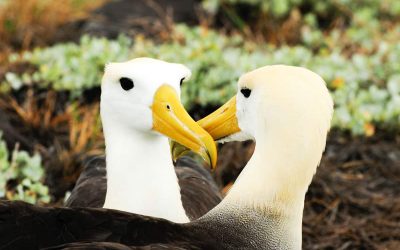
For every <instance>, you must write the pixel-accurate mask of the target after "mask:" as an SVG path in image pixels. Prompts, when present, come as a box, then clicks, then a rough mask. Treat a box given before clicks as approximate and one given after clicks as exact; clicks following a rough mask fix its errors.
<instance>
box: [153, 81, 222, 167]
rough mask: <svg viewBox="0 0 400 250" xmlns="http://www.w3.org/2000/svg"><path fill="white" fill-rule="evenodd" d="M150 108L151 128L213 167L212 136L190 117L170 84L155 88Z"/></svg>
mask: <svg viewBox="0 0 400 250" xmlns="http://www.w3.org/2000/svg"><path fill="white" fill-rule="evenodd" d="M151 108H152V111H153V130H155V131H158V132H160V133H161V134H163V135H166V136H167V137H169V138H170V139H172V140H175V141H177V142H178V143H180V144H182V145H183V146H185V147H187V148H189V149H191V150H192V151H193V152H195V153H197V154H199V155H200V156H201V157H203V159H204V160H206V161H207V162H208V163H209V164H210V165H211V167H212V168H214V167H215V165H216V164H217V147H216V145H215V142H214V140H213V138H212V137H211V136H210V135H209V134H208V133H207V132H206V131H205V130H204V129H202V128H201V127H200V126H199V125H198V124H197V123H196V122H195V121H194V120H193V119H192V118H191V117H190V115H189V114H188V113H187V112H186V110H185V108H184V107H183V105H182V104H181V102H180V100H179V97H178V95H177V93H176V91H175V90H174V89H173V88H172V87H171V86H169V85H166V84H164V85H162V86H161V87H160V88H158V89H157V91H156V93H155V94H154V100H153V104H152V107H151ZM172 150H173V149H172ZM174 158H175V156H174ZM174 160H176V159H174Z"/></svg>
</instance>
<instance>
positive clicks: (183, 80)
mask: <svg viewBox="0 0 400 250" xmlns="http://www.w3.org/2000/svg"><path fill="white" fill-rule="evenodd" d="M184 80H185V77H184V78H182V79H181V81H180V82H179V84H180V85H181V86H182V83H183V81H184Z"/></svg>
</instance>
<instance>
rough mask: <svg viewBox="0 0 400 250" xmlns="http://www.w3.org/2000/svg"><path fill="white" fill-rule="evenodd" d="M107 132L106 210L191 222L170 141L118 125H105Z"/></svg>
mask: <svg viewBox="0 0 400 250" xmlns="http://www.w3.org/2000/svg"><path fill="white" fill-rule="evenodd" d="M107 125H110V126H107ZM103 129H104V137H105V142H106V163H107V194H106V200H105V204H104V207H105V208H112V209H118V210H123V211H128V212H132V213H137V214H143V215H149V216H154V217H161V218H165V219H168V220H171V221H174V222H187V221H189V219H188V217H187V215H186V213H185V210H184V208H183V205H182V200H181V194H180V187H179V183H178V179H177V176H176V173H175V170H174V166H173V164H172V160H171V156H170V149H169V142H168V139H167V138H165V137H163V136H160V135H157V134H152V133H143V132H140V131H137V130H134V129H126V128H122V127H121V126H118V124H115V123H112V124H108V123H104V122H103Z"/></svg>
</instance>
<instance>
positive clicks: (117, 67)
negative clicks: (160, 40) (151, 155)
mask: <svg viewBox="0 0 400 250" xmlns="http://www.w3.org/2000/svg"><path fill="white" fill-rule="evenodd" d="M190 75H191V72H190V70H189V69H188V68H187V67H185V66H184V65H182V64H176V63H168V62H165V61H161V60H156V59H151V58H136V59H133V60H130V61H127V62H122V63H109V64H107V65H106V67H105V72H104V75H103V78H102V84H101V102H100V105H101V106H100V111H101V117H102V122H103V127H104V130H105V133H112V130H113V129H114V130H115V129H123V130H124V131H127V132H129V131H132V130H135V131H139V132H141V133H143V134H154V136H157V135H159V136H161V135H164V136H167V137H169V138H171V139H173V140H176V141H178V142H180V143H181V144H182V145H185V146H186V147H188V148H190V149H191V150H193V151H194V152H196V153H198V154H200V155H201V156H202V157H203V158H204V159H206V160H208V161H209V162H210V163H211V165H212V166H215V163H216V156H217V153H216V147H215V144H214V142H213V140H212V138H211V136H210V135H209V134H208V133H207V132H206V131H204V130H203V129H202V128H201V127H200V126H198V125H197V124H196V123H195V122H194V121H193V120H192V118H191V117H190V116H189V114H188V113H187V112H186V110H185V109H184V107H183V105H182V104H181V103H180V97H179V96H180V85H181V84H182V82H183V81H185V80H188V79H189V78H190Z"/></svg>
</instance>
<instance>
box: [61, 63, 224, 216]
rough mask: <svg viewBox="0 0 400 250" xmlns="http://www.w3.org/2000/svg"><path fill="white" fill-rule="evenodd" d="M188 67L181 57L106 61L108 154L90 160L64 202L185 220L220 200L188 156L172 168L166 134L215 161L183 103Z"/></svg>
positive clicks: (206, 137) (212, 147) (207, 138)
mask: <svg viewBox="0 0 400 250" xmlns="http://www.w3.org/2000/svg"><path fill="white" fill-rule="evenodd" d="M190 75H191V72H190V70H189V69H188V68H187V67H185V66H184V65H182V64H176V63H168V62H165V61H161V60H156V59H151V58H136V59H133V60H130V61H128V62H122V63H109V64H107V66H106V67H105V72H104V75H103V78H102V84H101V90H102V93H101V101H100V114H101V119H102V124H103V131H104V137H105V144H106V160H105V161H104V158H96V159H94V160H92V161H91V162H89V164H88V165H87V166H86V168H85V169H84V171H83V173H82V175H81V176H80V178H79V180H78V182H77V184H76V186H75V188H74V190H73V191H72V193H71V196H70V197H69V199H68V200H67V203H66V205H67V206H69V207H105V208H112V209H118V210H122V211H127V212H131V213H138V214H144V215H150V216H155V217H160V218H165V219H168V220H171V221H174V222H187V221H189V218H191V219H193V218H198V217H200V215H203V214H204V213H206V212H208V211H209V210H210V209H211V208H213V207H214V206H215V205H217V204H218V202H219V201H220V196H219V193H218V188H217V187H216V185H215V183H213V182H212V180H210V178H207V177H209V176H210V175H209V173H208V172H207V171H206V170H205V169H202V168H203V167H202V166H199V164H196V163H195V162H193V161H191V160H190V158H186V159H183V160H180V161H179V162H178V166H179V167H178V168H177V171H176V172H175V171H174V165H173V162H172V158H171V154H170V148H169V147H170V146H169V142H168V138H167V137H169V138H170V139H174V140H175V139H176V140H179V141H180V142H182V143H185V144H186V145H188V146H190V148H191V149H192V150H193V151H195V152H197V153H198V154H200V155H201V156H202V157H203V158H205V159H206V160H207V161H210V162H211V165H215V161H216V147H215V144H214V141H213V139H212V138H211V136H210V135H208V134H207V132H205V131H204V130H203V129H201V128H200V127H199V125H197V124H196V123H195V122H194V121H193V120H192V119H191V118H190V116H189V115H188V114H187V113H186V111H185V109H184V108H183V106H182V104H181V103H180V99H179V94H180V85H181V84H182V82H183V81H185V80H187V79H189V77H190ZM201 171H202V172H201ZM177 174H178V176H179V177H180V183H181V185H182V190H181V189H180V188H181V187H180V185H179V184H178V179H177ZM207 174H208V176H207ZM106 175H107V176H106ZM193 177H194V178H193ZM181 191H182V195H181ZM183 201H184V203H183ZM185 208H186V209H185Z"/></svg>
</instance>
